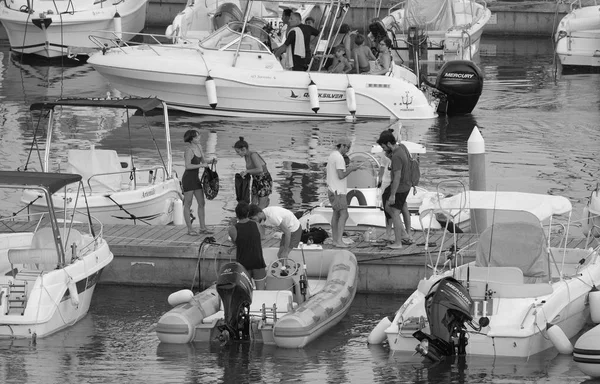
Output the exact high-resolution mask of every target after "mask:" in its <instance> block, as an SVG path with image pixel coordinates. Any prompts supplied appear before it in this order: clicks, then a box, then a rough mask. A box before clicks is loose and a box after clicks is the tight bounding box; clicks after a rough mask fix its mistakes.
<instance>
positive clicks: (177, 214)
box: [173, 199, 185, 225]
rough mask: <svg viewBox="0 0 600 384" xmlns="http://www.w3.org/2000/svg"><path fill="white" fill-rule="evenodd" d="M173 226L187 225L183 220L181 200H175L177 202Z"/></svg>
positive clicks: (174, 203) (175, 203)
mask: <svg viewBox="0 0 600 384" xmlns="http://www.w3.org/2000/svg"><path fill="white" fill-rule="evenodd" d="M173 224H174V225H183V224H185V221H184V219H183V201H181V199H175V201H173Z"/></svg>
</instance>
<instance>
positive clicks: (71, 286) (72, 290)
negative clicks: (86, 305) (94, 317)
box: [68, 279, 79, 307]
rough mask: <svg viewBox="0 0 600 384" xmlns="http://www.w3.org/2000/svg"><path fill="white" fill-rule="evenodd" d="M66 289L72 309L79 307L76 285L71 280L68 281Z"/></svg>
mask: <svg viewBox="0 0 600 384" xmlns="http://www.w3.org/2000/svg"><path fill="white" fill-rule="evenodd" d="M68 287H69V296H70V297H71V304H73V306H74V307H77V306H79V292H77V284H75V281H74V280H73V279H71V280H70V281H69V284H68Z"/></svg>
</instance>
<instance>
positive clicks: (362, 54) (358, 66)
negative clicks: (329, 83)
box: [353, 35, 377, 73]
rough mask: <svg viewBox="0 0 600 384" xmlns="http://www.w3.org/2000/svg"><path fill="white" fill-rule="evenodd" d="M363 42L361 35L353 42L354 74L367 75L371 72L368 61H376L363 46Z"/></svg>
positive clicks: (371, 53)
mask: <svg viewBox="0 0 600 384" xmlns="http://www.w3.org/2000/svg"><path fill="white" fill-rule="evenodd" d="M364 42H365V37H364V36H363V35H358V36H356V40H355V41H354V44H355V46H354V51H353V57H354V69H355V72H356V73H367V72H369V71H370V70H371V65H370V64H369V61H375V60H377V59H376V58H375V55H373V52H372V51H371V48H369V47H367V46H365V45H363V43H364Z"/></svg>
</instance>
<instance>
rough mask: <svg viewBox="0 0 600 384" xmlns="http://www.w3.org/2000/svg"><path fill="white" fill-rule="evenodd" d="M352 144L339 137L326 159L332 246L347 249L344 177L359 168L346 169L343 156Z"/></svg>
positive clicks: (346, 211) (355, 166)
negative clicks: (331, 211)
mask: <svg viewBox="0 0 600 384" xmlns="http://www.w3.org/2000/svg"><path fill="white" fill-rule="evenodd" d="M351 146H352V142H351V141H350V139H349V138H347V137H340V138H338V139H337V140H336V141H335V150H334V151H333V152H331V154H330V155H329V158H328V159H327V196H328V197H329V202H330V203H331V208H332V209H333V215H332V216H331V237H332V240H333V245H334V246H336V247H338V248H348V246H347V245H346V244H344V241H343V240H342V236H343V235H344V227H345V226H346V221H347V220H348V202H347V200H346V192H347V186H346V184H347V183H346V177H347V176H348V175H349V174H350V173H352V172H354V171H356V170H357V169H359V168H360V166H358V165H349V166H348V168H346V162H345V161H344V155H345V154H346V153H348V151H349V150H350V147H351Z"/></svg>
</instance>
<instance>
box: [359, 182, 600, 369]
mask: <svg viewBox="0 0 600 384" xmlns="http://www.w3.org/2000/svg"><path fill="white" fill-rule="evenodd" d="M459 195H460V199H459V200H461V201H462V202H465V203H466V207H467V208H468V209H471V210H475V211H478V212H479V213H481V212H482V211H483V212H486V213H488V215H487V218H488V219H490V218H491V219H492V224H491V225H490V226H488V227H487V228H485V229H484V230H483V231H482V232H481V234H480V236H479V237H478V238H477V240H476V241H473V243H472V244H470V245H469V246H464V247H463V248H462V249H458V247H457V246H456V242H454V252H451V254H449V253H448V252H445V250H442V249H441V248H440V250H439V252H437V258H436V257H435V252H434V253H433V254H430V255H429V256H426V257H427V258H428V260H427V261H426V263H427V265H428V266H429V270H431V271H432V274H431V276H429V277H427V278H425V279H423V280H421V281H420V282H419V284H418V287H417V289H416V290H415V291H414V292H413V293H412V294H411V295H410V297H409V298H408V299H407V300H406V301H405V302H404V303H402V305H401V306H400V308H399V310H398V311H397V312H396V313H395V314H394V315H393V316H390V317H386V318H384V319H382V320H381V322H380V323H379V324H378V325H377V326H376V327H375V329H374V330H373V331H372V332H371V334H370V335H369V340H370V341H371V342H373V343H381V342H385V341H386V340H387V343H388V344H389V347H390V349H391V350H394V351H406V352H415V350H416V351H417V352H419V353H420V354H421V355H423V356H424V357H425V358H426V360H429V361H432V362H436V361H441V360H444V359H445V358H446V357H448V356H455V355H461V354H470V355H489V356H514V357H529V356H532V355H535V354H537V353H539V352H542V351H545V350H548V349H550V348H555V349H556V350H558V352H559V353H571V352H572V351H573V347H572V345H571V344H570V341H569V339H570V338H572V337H574V336H575V335H576V334H577V333H578V332H580V331H581V330H582V329H583V327H584V326H585V324H586V322H587V321H588V319H589V317H590V307H591V303H589V302H588V300H589V299H590V297H591V292H592V291H594V290H596V289H595V288H594V287H595V283H596V282H598V281H600V280H598V279H600V260H599V258H598V249H597V248H596V249H594V248H588V249H578V248H568V247H567V242H568V240H569V237H568V233H569V229H570V228H571V226H572V223H571V210H572V206H571V202H570V201H569V200H568V199H567V198H565V197H562V196H550V195H544V194H535V193H522V192H500V191H498V192H491V191H467V192H463V193H461V194H459ZM456 201H457V200H456V199H454V200H451V199H449V200H447V201H444V199H442V200H441V201H440V202H438V203H437V204H434V205H430V206H429V209H430V210H432V211H434V212H440V213H444V212H447V211H448V210H451V209H456V208H462V207H464V205H460V206H459V205H456ZM421 209H422V210H426V209H427V207H423V206H422V207H421ZM489 213H491V216H490V215H489ZM479 220H480V222H481V221H482V219H481V216H480V219H479ZM426 243H427V240H426ZM467 255H470V256H473V255H474V256H475V260H474V261H471V262H467V263H465V262H464V257H465V256H467ZM598 310H600V309H598Z"/></svg>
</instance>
